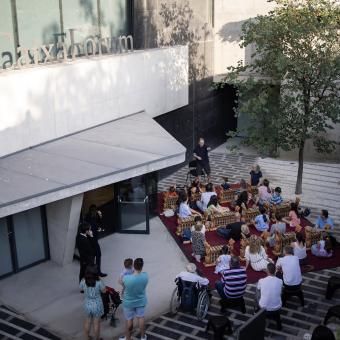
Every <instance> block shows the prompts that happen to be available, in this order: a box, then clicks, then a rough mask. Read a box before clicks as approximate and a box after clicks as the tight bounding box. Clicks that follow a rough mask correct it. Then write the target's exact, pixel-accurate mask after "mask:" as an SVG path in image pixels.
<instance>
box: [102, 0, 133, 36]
mask: <svg viewBox="0 0 340 340" xmlns="http://www.w3.org/2000/svg"><path fill="white" fill-rule="evenodd" d="M99 1H100V9H101V11H100V23H101V32H102V36H103V37H110V36H111V37H118V36H120V35H126V34H127V33H128V32H129V30H128V20H127V11H128V6H127V2H128V1H127V0H115V1H112V0H99Z"/></svg>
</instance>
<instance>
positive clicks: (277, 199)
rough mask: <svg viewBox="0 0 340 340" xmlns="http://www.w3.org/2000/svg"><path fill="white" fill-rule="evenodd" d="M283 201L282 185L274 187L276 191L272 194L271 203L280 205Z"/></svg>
mask: <svg viewBox="0 0 340 340" xmlns="http://www.w3.org/2000/svg"><path fill="white" fill-rule="evenodd" d="M282 202H283V198H282V196H281V188H280V187H276V188H275V189H274V193H273V195H272V197H271V198H270V201H269V203H270V205H280V204H281V203H282Z"/></svg>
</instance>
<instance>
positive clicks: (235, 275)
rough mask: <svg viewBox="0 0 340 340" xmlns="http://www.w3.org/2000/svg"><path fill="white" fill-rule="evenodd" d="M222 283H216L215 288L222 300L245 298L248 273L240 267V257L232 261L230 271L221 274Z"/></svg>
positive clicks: (234, 257)
mask: <svg viewBox="0 0 340 340" xmlns="http://www.w3.org/2000/svg"><path fill="white" fill-rule="evenodd" d="M221 275H222V277H221V281H216V283H215V287H216V290H217V292H218V294H219V295H220V297H221V299H238V298H241V297H243V295H244V293H245V291H246V288H247V273H246V270H245V268H244V267H241V266H240V260H239V257H238V256H232V257H231V259H230V269H226V270H223V271H222V272H221Z"/></svg>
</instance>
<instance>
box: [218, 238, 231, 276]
mask: <svg viewBox="0 0 340 340" xmlns="http://www.w3.org/2000/svg"><path fill="white" fill-rule="evenodd" d="M230 259H231V256H230V252H229V247H228V246H227V245H224V246H223V247H222V251H221V255H220V256H219V257H218V258H217V260H216V267H215V274H219V273H221V272H222V271H223V270H227V269H229V268H230Z"/></svg>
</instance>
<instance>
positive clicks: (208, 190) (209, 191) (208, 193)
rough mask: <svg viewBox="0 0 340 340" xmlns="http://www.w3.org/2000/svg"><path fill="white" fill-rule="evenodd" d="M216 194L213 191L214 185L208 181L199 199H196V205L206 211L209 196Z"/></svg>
mask: <svg viewBox="0 0 340 340" xmlns="http://www.w3.org/2000/svg"><path fill="white" fill-rule="evenodd" d="M214 195H215V196H217V195H216V192H215V191H214V187H213V185H212V183H208V184H207V185H206V186H205V192H203V193H202V194H201V200H200V201H197V206H198V208H199V209H200V210H201V211H206V210H207V207H208V203H209V201H210V198H211V196H214Z"/></svg>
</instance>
